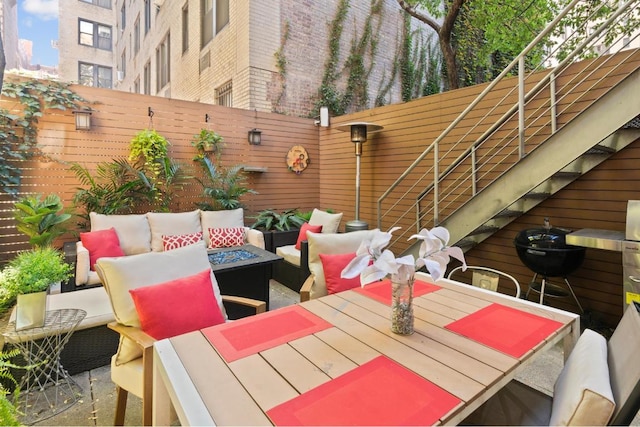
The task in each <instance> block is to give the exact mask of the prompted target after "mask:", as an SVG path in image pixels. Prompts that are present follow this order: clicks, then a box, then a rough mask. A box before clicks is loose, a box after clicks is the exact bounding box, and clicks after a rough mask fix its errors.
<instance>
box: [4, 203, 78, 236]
mask: <svg viewBox="0 0 640 427" xmlns="http://www.w3.org/2000/svg"><path fill="white" fill-rule="evenodd" d="M14 207H15V208H16V210H15V212H14V215H13V217H14V219H15V220H16V222H17V225H16V228H17V229H18V231H20V232H22V233H24V234H26V235H27V237H29V243H31V244H32V245H33V246H34V247H41V246H50V245H51V244H52V243H53V241H54V240H55V239H56V238H57V237H58V236H60V235H62V234H64V233H65V232H66V229H65V228H64V226H63V225H62V224H63V223H64V222H65V221H67V220H68V219H69V218H71V215H70V214H68V213H64V212H62V209H63V206H62V201H61V200H60V197H59V196H58V195H57V194H49V195H48V196H47V197H45V198H44V200H42V196H41V195H40V194H38V195H35V196H27V197H24V198H23V199H21V200H20V201H18V202H17V203H15V205H14Z"/></svg>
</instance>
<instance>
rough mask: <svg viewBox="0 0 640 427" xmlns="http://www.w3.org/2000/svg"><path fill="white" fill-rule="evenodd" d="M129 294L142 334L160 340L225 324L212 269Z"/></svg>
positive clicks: (138, 289)
mask: <svg viewBox="0 0 640 427" xmlns="http://www.w3.org/2000/svg"><path fill="white" fill-rule="evenodd" d="M129 292H130V293H131V297H132V298H133V303H134V304H135V306H136V312H137V313H138V317H139V318H140V326H141V327H142V330H143V331H144V332H146V333H147V334H149V335H150V336H152V337H153V338H155V339H158V340H161V339H163V338H169V337H173V336H176V335H180V334H184V333H187V332H191V331H196V330H199V329H202V328H206V327H209V326H213V325H217V324H220V323H224V316H223V315H222V312H221V311H220V307H219V306H218V303H217V301H216V297H215V295H214V293H213V285H212V284H211V271H210V270H209V269H207V270H204V271H202V272H200V273H197V274H194V275H193V276H187V277H182V278H179V279H175V280H171V281H169V282H165V283H161V284H158V285H151V286H144V287H141V288H136V289H131V290H129Z"/></svg>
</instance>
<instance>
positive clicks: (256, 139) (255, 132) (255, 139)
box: [249, 128, 262, 145]
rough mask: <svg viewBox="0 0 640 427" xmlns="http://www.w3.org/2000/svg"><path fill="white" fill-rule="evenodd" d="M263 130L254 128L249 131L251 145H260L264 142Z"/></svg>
mask: <svg viewBox="0 0 640 427" xmlns="http://www.w3.org/2000/svg"><path fill="white" fill-rule="evenodd" d="M261 134H262V131H261V130H259V129H256V128H253V129H251V130H250V131H249V145H260V143H261V142H262V135H261Z"/></svg>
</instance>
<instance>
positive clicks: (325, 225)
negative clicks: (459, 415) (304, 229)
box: [309, 208, 342, 233]
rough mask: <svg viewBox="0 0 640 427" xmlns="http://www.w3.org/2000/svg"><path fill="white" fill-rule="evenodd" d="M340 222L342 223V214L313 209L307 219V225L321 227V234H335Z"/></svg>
mask: <svg viewBox="0 0 640 427" xmlns="http://www.w3.org/2000/svg"><path fill="white" fill-rule="evenodd" d="M340 221H342V212H341V213H336V214H332V213H329V212H325V211H321V210H320V209H316V208H314V209H313V212H311V218H309V225H321V226H322V232H323V233H337V232H338V227H340Z"/></svg>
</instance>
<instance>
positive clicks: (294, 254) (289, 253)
mask: <svg viewBox="0 0 640 427" xmlns="http://www.w3.org/2000/svg"><path fill="white" fill-rule="evenodd" d="M276 255H280V256H281V257H282V258H284V260H285V261H287V262H288V263H290V264H293V265H297V266H298V267H300V250H298V249H296V245H285V246H278V247H277V248H276Z"/></svg>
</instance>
